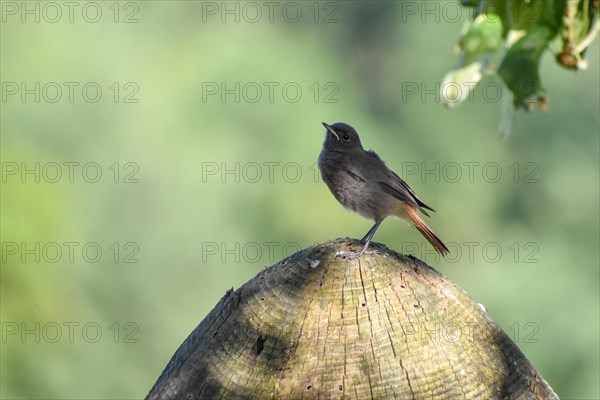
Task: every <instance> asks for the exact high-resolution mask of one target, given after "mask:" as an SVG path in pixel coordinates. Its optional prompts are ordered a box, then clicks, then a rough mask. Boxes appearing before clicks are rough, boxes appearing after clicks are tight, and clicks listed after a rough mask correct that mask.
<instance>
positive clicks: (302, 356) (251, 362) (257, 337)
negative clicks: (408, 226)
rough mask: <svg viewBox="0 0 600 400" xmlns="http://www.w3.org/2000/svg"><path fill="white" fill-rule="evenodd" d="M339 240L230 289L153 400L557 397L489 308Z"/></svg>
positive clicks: (412, 267)
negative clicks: (357, 253)
mask: <svg viewBox="0 0 600 400" xmlns="http://www.w3.org/2000/svg"><path fill="white" fill-rule="evenodd" d="M361 246H362V244H360V243H359V242H357V241H354V240H351V239H338V240H334V241H330V242H326V243H323V244H320V245H316V246H313V247H310V248H308V249H305V250H302V251H299V252H298V253H296V254H294V255H292V256H290V257H288V258H286V259H284V260H282V261H280V262H279V263H277V264H275V265H273V266H271V267H269V268H267V269H265V270H263V271H262V272H260V273H259V274H258V275H257V276H256V277H254V278H253V279H252V280H250V281H249V282H247V283H246V284H245V285H243V286H242V287H241V288H239V289H238V290H236V291H228V292H227V293H226V294H225V296H224V297H223V298H222V299H221V301H220V302H219V303H218V304H217V305H216V307H215V308H214V309H213V310H212V311H211V312H210V313H209V314H208V315H207V316H206V318H204V320H203V321H202V322H201V323H200V325H198V327H196V329H194V331H193V332H192V333H191V334H190V335H189V337H188V338H187V339H186V340H185V341H184V342H183V344H182V345H181V347H180V348H179V349H178V350H177V352H176V353H175V355H174V356H173V358H172V359H171V361H170V362H169V364H168V365H167V367H166V368H165V370H164V371H163V373H162V374H161V376H160V377H159V379H158V381H157V382H156V384H155V385H154V387H153V388H152V390H151V391H150V393H149V394H148V396H147V399H317V398H320V399H333V398H335V399H391V398H398V399H407V398H408V399H486V400H488V399H527V400H529V399H558V396H557V395H556V394H555V393H554V391H553V390H552V388H551V387H550V386H549V385H548V383H547V382H546V381H545V380H544V379H543V378H542V377H541V376H540V375H539V374H538V373H537V372H536V370H535V369H534V368H533V366H532V365H531V364H530V363H529V361H528V360H527V359H526V358H525V356H524V355H523V354H522V353H521V352H520V351H519V349H518V348H517V346H516V345H515V344H514V343H513V342H512V341H511V340H510V339H509V337H508V336H507V335H506V334H505V333H504V332H503V331H502V330H501V329H500V328H499V327H498V325H497V324H496V323H494V322H493V321H492V320H491V319H490V317H489V316H488V314H487V313H486V312H485V311H484V310H483V308H482V307H481V306H479V305H478V304H476V303H475V302H474V301H473V300H472V299H471V298H470V297H469V296H468V295H467V294H466V293H465V292H464V291H463V290H462V289H460V288H458V287H457V286H456V285H454V284H453V283H452V282H450V281H449V280H448V279H447V278H446V277H444V276H443V275H441V274H440V273H438V272H437V271H435V270H434V269H432V268H431V267H429V266H427V265H426V264H424V263H423V262H421V261H419V260H416V259H415V258H412V257H406V256H403V255H400V254H397V253H395V252H393V251H391V250H388V249H387V248H385V247H384V246H381V245H377V244H373V245H372V246H373V247H372V248H371V250H376V251H375V252H373V253H371V254H364V255H363V256H361V257H360V258H358V259H349V258H347V257H344V256H340V255H337V253H338V252H347V251H351V250H354V251H356V250H358V249H360V247H361Z"/></svg>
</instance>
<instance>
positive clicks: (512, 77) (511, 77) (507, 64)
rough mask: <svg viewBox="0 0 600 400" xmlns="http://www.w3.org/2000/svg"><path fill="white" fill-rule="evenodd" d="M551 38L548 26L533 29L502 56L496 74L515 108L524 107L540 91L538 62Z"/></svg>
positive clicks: (551, 34)
mask: <svg viewBox="0 0 600 400" xmlns="http://www.w3.org/2000/svg"><path fill="white" fill-rule="evenodd" d="M553 36H554V34H553V32H552V29H551V28H549V27H548V26H545V25H539V26H536V27H533V28H531V29H530V30H529V31H528V32H527V33H526V34H525V35H524V36H523V37H521V38H520V39H519V40H517V41H516V42H515V43H514V44H513V45H512V46H511V47H510V49H509V50H508V52H507V53H506V55H505V56H504V59H503V60H502V64H500V68H499V69H498V74H499V75H500V77H501V78H502V79H503V80H504V82H505V83H506V85H507V86H508V88H509V89H510V90H511V91H512V92H513V95H514V103H515V106H516V107H523V106H525V102H526V101H527V100H529V99H531V98H532V97H534V96H536V95H538V94H539V93H540V91H541V90H542V85H541V81H540V76H539V73H538V69H539V62H540V58H541V55H542V53H543V52H544V49H545V48H546V46H547V44H548V42H549V41H550V40H551V39H552V37H553Z"/></svg>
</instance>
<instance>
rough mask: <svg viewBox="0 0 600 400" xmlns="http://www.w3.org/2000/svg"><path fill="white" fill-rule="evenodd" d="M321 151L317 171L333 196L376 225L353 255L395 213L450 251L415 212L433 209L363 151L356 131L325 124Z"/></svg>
mask: <svg viewBox="0 0 600 400" xmlns="http://www.w3.org/2000/svg"><path fill="white" fill-rule="evenodd" d="M323 126H324V127H325V128H326V129H327V131H326V133H325V142H324V143H323V150H321V154H320V155H319V170H320V171H321V176H322V177H323V180H324V181H325V183H326V184H327V186H328V187H329V190H331V193H333V196H334V197H335V198H336V199H337V201H339V202H340V203H341V204H342V205H343V206H344V207H346V208H348V209H350V210H352V211H354V212H356V213H359V214H360V215H362V216H363V217H365V218H368V219H372V220H374V221H375V225H373V227H372V228H371V229H370V230H369V232H367V234H366V235H365V237H363V238H362V239H361V241H366V243H365V247H363V249H362V250H361V251H360V252H358V253H355V254H352V255H353V256H356V257H358V256H360V255H361V254H363V253H364V251H365V250H366V249H367V247H369V243H370V242H371V239H372V238H373V236H374V235H375V231H377V228H378V227H379V224H381V222H382V221H383V220H384V219H385V218H386V217H388V216H390V215H395V216H397V217H400V218H402V219H404V220H405V221H407V222H408V223H410V224H411V225H412V226H414V227H415V228H417V229H418V230H419V232H421V234H422V235H423V236H425V238H426V239H427V240H428V241H429V243H431V244H432V245H433V247H435V249H436V250H437V252H438V253H440V254H441V255H442V256H445V255H446V254H448V253H449V252H450V251H449V250H448V248H447V247H446V245H445V244H444V243H442V241H441V240H440V239H439V238H438V237H437V236H436V235H435V233H433V231H432V230H431V229H430V228H429V227H428V226H427V224H426V223H425V221H423V219H422V218H421V217H420V216H419V213H418V211H420V212H422V213H423V214H425V215H427V216H429V214H427V211H425V209H427V210H430V211H435V210H434V209H433V208H431V207H429V206H428V205H427V204H425V203H423V202H422V201H421V200H420V199H419V198H418V197H417V195H416V194H415V192H413V191H412V189H411V188H410V187H409V186H408V185H407V184H406V182H404V181H403V180H402V179H401V178H400V177H399V176H398V175H396V174H395V173H394V171H392V170H390V169H389V168H388V167H387V166H386V165H385V163H384V162H383V160H382V159H381V158H379V156H378V155H377V154H376V153H375V152H374V151H373V150H369V151H366V150H365V149H363V147H362V144H361V143H360V138H359V137H358V133H356V130H354V128H353V127H351V126H350V125H348V124H344V123H341V122H338V123H335V124H333V125H328V124H326V123H325V122H323Z"/></svg>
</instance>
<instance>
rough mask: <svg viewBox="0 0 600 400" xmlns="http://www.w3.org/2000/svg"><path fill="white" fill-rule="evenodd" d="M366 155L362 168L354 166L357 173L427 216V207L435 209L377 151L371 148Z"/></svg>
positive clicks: (431, 209) (354, 171)
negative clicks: (389, 166) (388, 165)
mask: <svg viewBox="0 0 600 400" xmlns="http://www.w3.org/2000/svg"><path fill="white" fill-rule="evenodd" d="M366 155H367V156H368V157H364V158H363V159H364V160H365V162H364V163H363V164H361V165H362V167H360V170H358V169H356V168H354V170H353V173H354V174H355V175H358V176H360V177H361V178H362V180H365V181H369V182H375V183H377V184H378V185H379V187H380V188H381V189H382V190H383V191H384V192H386V193H387V194H389V195H390V196H392V197H395V198H396V199H398V200H400V201H402V202H404V203H407V204H409V205H411V206H412V207H414V208H416V209H418V210H419V211H421V212H422V213H423V214H425V215H427V216H429V214H428V213H427V211H425V209H428V210H430V211H435V210H434V209H433V208H431V207H429V206H428V205H427V204H425V203H424V202H423V201H421V199H419V197H417V195H416V193H415V192H414V191H413V190H412V189H411V188H410V186H408V184H407V183H406V182H404V181H403V180H402V178H400V177H399V176H398V175H397V174H396V173H394V171H392V170H390V169H389V168H388V167H387V166H386V165H385V163H384V162H383V160H382V159H381V158H379V156H378V155H377V153H375V152H374V151H373V150H369V151H367V152H366ZM382 167H383V168H382Z"/></svg>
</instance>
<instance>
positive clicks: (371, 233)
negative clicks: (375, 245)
mask: <svg viewBox="0 0 600 400" xmlns="http://www.w3.org/2000/svg"><path fill="white" fill-rule="evenodd" d="M382 221H383V220H377V221H375V225H373V227H372V228H371V229H369V232H367V234H366V235H365V237H363V238H362V239H361V240H360V241H361V242H364V241H365V240H366V241H367V243H365V247H363V248H362V250H361V251H359V252H357V253H350V254H349V257H350V258H358V257H360V256H361V255H362V254H363V253H364V252H365V251H366V250H367V248H368V247H369V244H370V243H371V239H373V236H375V232H377V228H379V224H381V222H382Z"/></svg>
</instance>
